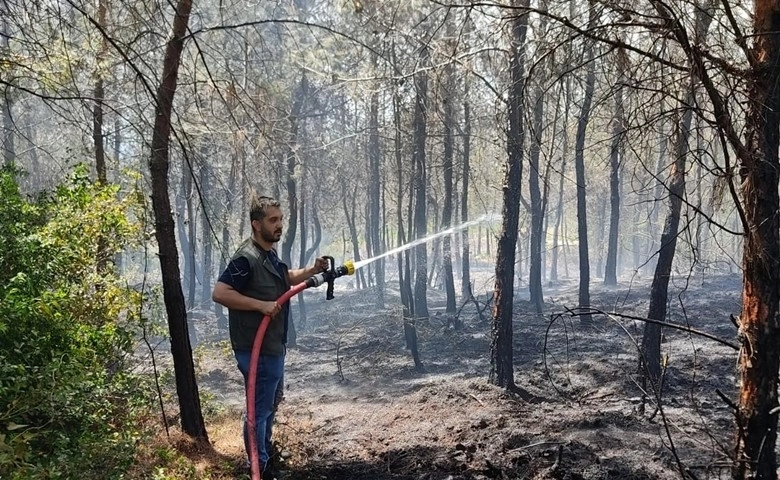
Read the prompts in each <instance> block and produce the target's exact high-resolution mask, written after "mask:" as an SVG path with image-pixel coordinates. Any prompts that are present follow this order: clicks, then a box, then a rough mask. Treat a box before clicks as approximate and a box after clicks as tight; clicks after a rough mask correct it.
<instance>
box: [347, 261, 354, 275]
mask: <svg viewBox="0 0 780 480" xmlns="http://www.w3.org/2000/svg"><path fill="white" fill-rule="evenodd" d="M344 268H346V269H347V275H354V274H355V264H354V263H353V262H352V260H347V261H346V262H344Z"/></svg>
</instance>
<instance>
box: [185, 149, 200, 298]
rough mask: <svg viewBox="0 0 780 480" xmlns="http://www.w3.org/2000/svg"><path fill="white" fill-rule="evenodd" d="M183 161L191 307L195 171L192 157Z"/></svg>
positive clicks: (194, 279)
mask: <svg viewBox="0 0 780 480" xmlns="http://www.w3.org/2000/svg"><path fill="white" fill-rule="evenodd" d="M185 162H186V163H187V167H186V168H184V167H182V168H183V172H184V193H185V196H184V201H185V205H186V207H187V238H188V239H189V241H188V242H187V243H188V245H189V247H190V248H189V249H188V250H187V254H186V255H187V256H186V259H187V260H186V264H187V278H188V279H189V283H188V284H187V308H190V309H191V308H193V307H194V306H195V290H196V289H197V287H198V278H197V277H198V269H197V265H196V264H195V261H196V258H197V255H196V254H195V252H196V251H197V248H198V247H197V246H198V237H197V235H198V228H197V227H198V223H197V219H196V218H195V200H194V199H193V198H192V197H193V195H192V182H193V177H194V176H195V172H194V171H193V170H192V166H193V165H192V163H191V162H192V159H190V160H189V161H187V160H186V159H185Z"/></svg>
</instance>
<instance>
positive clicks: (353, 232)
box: [339, 175, 366, 288]
mask: <svg viewBox="0 0 780 480" xmlns="http://www.w3.org/2000/svg"><path fill="white" fill-rule="evenodd" d="M339 181H340V182H341V202H342V206H343V207H344V217H345V219H346V220H347V227H349V238H350V240H351V241H352V253H353V255H354V256H353V259H354V261H355V262H359V261H360V242H359V241H358V234H357V228H356V227H355V195H357V186H355V191H353V192H352V196H351V201H352V209H351V211H350V208H349V207H348V206H347V185H346V181H345V180H344V176H343V175H339ZM356 276H357V278H356V279H355V284H356V285H358V286H359V287H360V288H365V286H366V279H365V276H364V275H363V271H362V270H358V271H357V274H356Z"/></svg>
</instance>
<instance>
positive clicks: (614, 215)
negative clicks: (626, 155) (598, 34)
mask: <svg viewBox="0 0 780 480" xmlns="http://www.w3.org/2000/svg"><path fill="white" fill-rule="evenodd" d="M617 69H618V75H617V76H618V80H617V84H616V89H615V118H614V119H613V120H612V144H611V145H610V148H609V208H610V210H609V213H610V214H609V240H608V241H607V262H606V266H605V267H604V284H605V285H617V256H618V234H619V231H620V164H621V161H622V144H623V135H624V134H625V131H626V118H625V117H626V115H625V108H624V105H623V90H624V84H625V83H626V72H627V71H628V54H626V51H625V49H623V48H619V49H618V51H617Z"/></svg>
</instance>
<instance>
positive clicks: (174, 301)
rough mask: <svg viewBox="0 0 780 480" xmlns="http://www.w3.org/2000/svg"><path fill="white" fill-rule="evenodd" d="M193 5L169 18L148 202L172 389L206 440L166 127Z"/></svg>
mask: <svg viewBox="0 0 780 480" xmlns="http://www.w3.org/2000/svg"><path fill="white" fill-rule="evenodd" d="M191 9H192V1H191V0H179V1H178V2H177V4H176V15H175V17H174V20H173V32H172V36H171V39H170V40H169V41H168V45H167V46H166V49H165V59H164V60H163V69H162V75H161V76H160V78H161V81H160V87H159V89H158V90H157V102H156V105H155V116H154V119H155V120H154V130H153V131H152V152H151V157H150V160H149V171H150V173H151V178H152V207H153V209H154V220H155V237H156V239H157V245H158V256H159V259H160V269H161V271H162V283H163V300H164V302H165V310H166V313H167V315H168V330H169V332H170V335H171V355H172V357H173V369H174V373H175V377H176V393H177V394H178V397H179V409H180V412H181V427H182V431H184V433H186V434H188V435H190V436H191V437H195V438H196V439H198V440H200V441H203V442H204V443H205V442H208V434H207V433H206V426H205V423H204V422H203V413H202V411H201V408H200V396H199V395H198V383H197V381H196V379H195V365H194V362H193V360H192V347H191V345H190V339H189V334H188V331H187V330H188V329H187V310H186V308H185V306H184V295H183V293H182V290H181V283H180V281H179V278H180V272H179V259H178V252H177V251H176V235H175V234H174V224H173V223H174V222H173V216H172V215H171V204H170V199H169V197H168V168H169V160H168V154H169V147H170V133H171V110H172V109H173V97H174V94H175V93H176V81H177V78H178V73H179V61H180V59H181V52H182V48H183V46H184V37H185V35H186V34H187V23H188V22H189V18H190V11H191Z"/></svg>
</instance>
